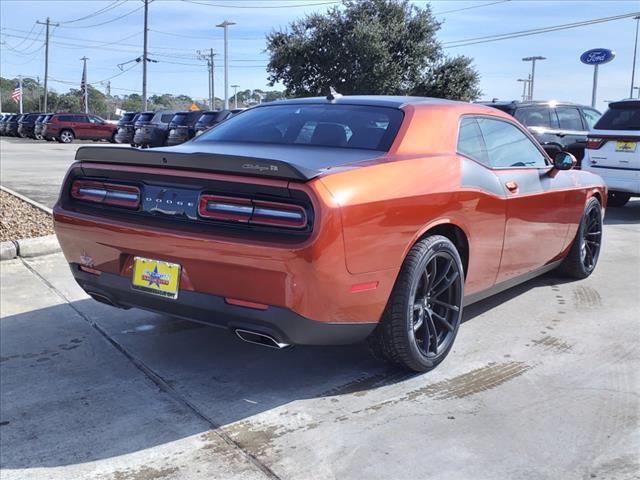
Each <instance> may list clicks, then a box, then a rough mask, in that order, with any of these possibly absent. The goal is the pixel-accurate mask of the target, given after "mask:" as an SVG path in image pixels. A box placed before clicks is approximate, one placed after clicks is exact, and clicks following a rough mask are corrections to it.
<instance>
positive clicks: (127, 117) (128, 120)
mask: <svg viewBox="0 0 640 480" xmlns="http://www.w3.org/2000/svg"><path fill="white" fill-rule="evenodd" d="M135 116H136V114H135V113H125V114H124V115H122V118H121V119H120V122H119V123H131V121H132V120H133V117H135Z"/></svg>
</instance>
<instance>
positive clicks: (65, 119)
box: [58, 115, 73, 122]
mask: <svg viewBox="0 0 640 480" xmlns="http://www.w3.org/2000/svg"><path fill="white" fill-rule="evenodd" d="M58 121H60V122H73V117H72V116H71V115H60V116H59V117H58Z"/></svg>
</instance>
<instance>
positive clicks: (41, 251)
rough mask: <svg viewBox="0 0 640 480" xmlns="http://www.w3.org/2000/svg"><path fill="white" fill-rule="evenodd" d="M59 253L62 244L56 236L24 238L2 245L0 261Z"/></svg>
mask: <svg viewBox="0 0 640 480" xmlns="http://www.w3.org/2000/svg"><path fill="white" fill-rule="evenodd" d="M59 251H60V244H59V243H58V239H57V237H56V236H55V235H45V236H43V237H35V238H22V239H20V240H11V241H8V242H2V243H0V260H13V259H14V258H18V257H23V258H29V257H39V256H41V255H49V254H50V253H58V252H59Z"/></svg>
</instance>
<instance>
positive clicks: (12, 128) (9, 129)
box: [5, 114, 24, 137]
mask: <svg viewBox="0 0 640 480" xmlns="http://www.w3.org/2000/svg"><path fill="white" fill-rule="evenodd" d="M23 116H24V115H20V114H16V115H11V117H10V118H9V121H8V122H7V126H6V127H5V135H7V136H9V137H17V136H18V125H19V123H20V120H22V117H23Z"/></svg>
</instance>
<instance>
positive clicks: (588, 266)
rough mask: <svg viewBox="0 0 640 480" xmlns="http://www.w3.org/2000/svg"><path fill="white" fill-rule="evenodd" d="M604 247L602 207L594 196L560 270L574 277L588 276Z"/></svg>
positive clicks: (585, 210) (583, 215) (588, 203)
mask: <svg viewBox="0 0 640 480" xmlns="http://www.w3.org/2000/svg"><path fill="white" fill-rule="evenodd" d="M601 247H602V207H601V206H600V202H599V201H598V199H597V198H595V197H592V198H590V199H589V201H588V202H587V206H586V207H585V209H584V213H583V214H582V218H581V220H580V224H579V225H578V231H577V232H576V236H575V239H574V240H573V245H571V249H570V250H569V253H568V254H567V256H566V257H565V258H564V260H563V262H562V264H561V265H560V267H559V269H558V270H559V272H560V273H561V274H564V275H565V276H568V277H572V278H578V279H582V278H587V277H588V276H589V275H591V273H593V271H594V270H595V268H596V265H597V263H598V258H600V249H601Z"/></svg>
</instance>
